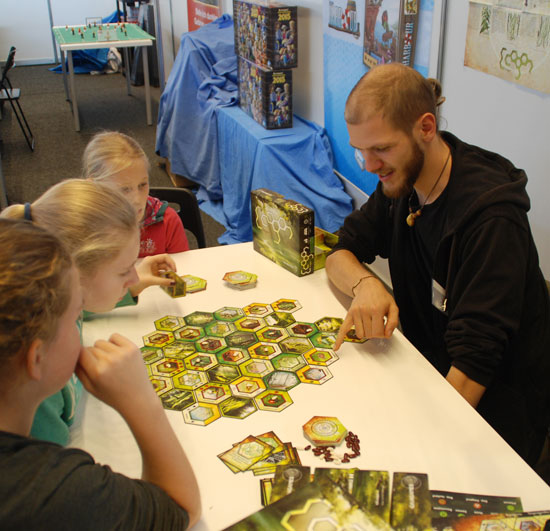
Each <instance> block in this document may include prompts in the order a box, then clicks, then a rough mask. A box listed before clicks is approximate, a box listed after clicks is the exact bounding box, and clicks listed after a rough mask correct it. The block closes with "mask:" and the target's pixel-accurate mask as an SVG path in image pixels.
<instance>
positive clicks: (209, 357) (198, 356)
mask: <svg viewBox="0 0 550 531" xmlns="http://www.w3.org/2000/svg"><path fill="white" fill-rule="evenodd" d="M183 362H184V363H185V367H186V368H187V369H191V370H194V371H207V370H208V369H212V368H213V367H215V366H216V365H218V360H217V359H216V355H215V354H210V353H208V352H195V353H194V354H191V355H190V356H187V358H185V359H184V360H183Z"/></svg>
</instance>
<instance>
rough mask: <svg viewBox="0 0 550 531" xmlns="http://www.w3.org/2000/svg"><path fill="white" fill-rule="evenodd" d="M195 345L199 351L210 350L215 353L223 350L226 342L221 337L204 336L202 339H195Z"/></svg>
mask: <svg viewBox="0 0 550 531" xmlns="http://www.w3.org/2000/svg"><path fill="white" fill-rule="evenodd" d="M195 347H197V350H200V351H201V352H210V353H212V354H215V353H216V352H219V351H220V350H223V349H224V348H225V347H227V343H226V342H225V340H224V339H223V337H204V338H203V339H198V340H197V341H195Z"/></svg>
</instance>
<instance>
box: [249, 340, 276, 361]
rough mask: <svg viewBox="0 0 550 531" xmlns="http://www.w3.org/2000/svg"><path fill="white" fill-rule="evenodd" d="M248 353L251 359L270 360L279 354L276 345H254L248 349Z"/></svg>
mask: <svg viewBox="0 0 550 531" xmlns="http://www.w3.org/2000/svg"><path fill="white" fill-rule="evenodd" d="M248 352H249V353H250V356H251V357H252V358H260V359H267V360H268V359H271V358H274V357H275V356H277V354H280V353H281V349H280V348H279V345H277V343H256V344H255V345H252V346H251V347H248Z"/></svg>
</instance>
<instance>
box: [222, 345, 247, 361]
mask: <svg viewBox="0 0 550 531" xmlns="http://www.w3.org/2000/svg"><path fill="white" fill-rule="evenodd" d="M216 358H218V362H219V363H227V364H228V365H240V364H241V363H242V362H243V361H246V360H249V359H250V354H249V353H248V352H247V351H246V350H245V349H243V348H236V347H229V348H226V349H223V350H222V351H221V352H216Z"/></svg>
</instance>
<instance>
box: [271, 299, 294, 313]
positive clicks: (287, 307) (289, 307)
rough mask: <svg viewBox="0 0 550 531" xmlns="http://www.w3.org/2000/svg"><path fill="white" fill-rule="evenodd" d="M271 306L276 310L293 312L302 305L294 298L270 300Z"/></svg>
mask: <svg viewBox="0 0 550 531" xmlns="http://www.w3.org/2000/svg"><path fill="white" fill-rule="evenodd" d="M271 306H273V309H274V310H275V311H276V312H289V313H292V312H295V311H297V310H300V309H301V308H302V305H301V304H300V303H299V302H298V301H297V300H295V299H279V300H278V301H275V302H272V303H271Z"/></svg>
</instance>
